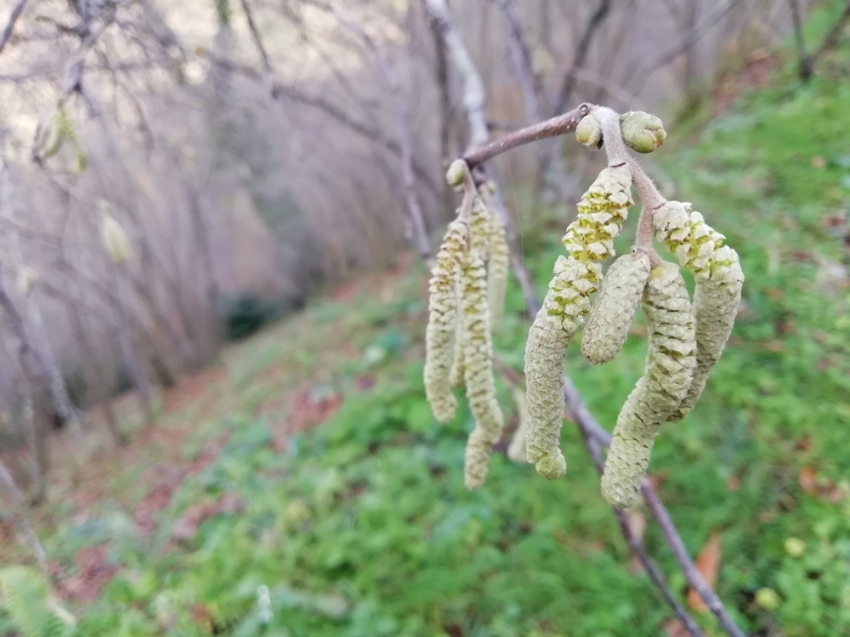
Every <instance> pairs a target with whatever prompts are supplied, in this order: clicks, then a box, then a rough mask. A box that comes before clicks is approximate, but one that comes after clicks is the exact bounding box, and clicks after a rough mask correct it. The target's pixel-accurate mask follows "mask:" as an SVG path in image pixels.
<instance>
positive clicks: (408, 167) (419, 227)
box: [243, 0, 431, 264]
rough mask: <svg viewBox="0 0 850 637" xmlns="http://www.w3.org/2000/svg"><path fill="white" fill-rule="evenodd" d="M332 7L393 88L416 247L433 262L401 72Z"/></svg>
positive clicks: (408, 207) (365, 36)
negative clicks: (400, 76) (416, 174)
mask: <svg viewBox="0 0 850 637" xmlns="http://www.w3.org/2000/svg"><path fill="white" fill-rule="evenodd" d="M243 2H244V0H243ZM328 10H330V11H331V13H332V14H333V15H334V16H335V17H336V18H337V20H338V21H339V22H340V23H341V24H342V25H343V26H345V27H346V28H347V29H348V30H349V31H352V32H353V33H355V34H356V35H358V36H359V37H360V39H361V40H363V42H364V44H365V45H366V48H367V49H369V52H370V53H371V54H372V57H373V58H374V59H375V64H376V66H377V67H378V72H379V73H380V75H381V77H382V79H383V80H384V84H386V86H387V88H388V89H389V93H390V97H391V98H392V102H393V106H394V108H395V111H396V117H397V118H398V128H399V148H400V150H401V166H400V171H401V179H402V184H403V186H404V198H405V203H406V205H407V212H408V215H409V217H410V224H411V229H412V234H413V237H412V239H413V241H412V242H413V244H414V245H415V246H416V249H417V250H418V252H419V255H420V256H421V257H422V260H423V261H425V262H426V263H429V264H430V261H431V245H430V241H429V240H428V229H427V227H426V226H425V218H424V216H423V215H422V208H421V207H420V206H419V200H418V199H417V197H416V178H415V176H414V174H413V144H412V135H411V132H410V112H409V109H408V107H407V103H406V102H405V100H404V98H403V97H402V95H401V89H400V87H399V79H398V75H397V74H396V72H395V70H394V69H393V67H392V65H391V64H390V61H389V60H388V59H387V57H386V56H385V55H384V53H383V51H382V50H381V48H380V47H379V46H378V45H377V43H376V42H375V41H374V39H372V37H371V36H370V35H369V34H368V33H367V32H366V30H365V29H363V28H362V27H361V26H360V25H359V24H358V23H357V22H356V21H354V20H353V19H352V18H351V17H350V16H348V15H347V14H345V13H344V12H343V11H341V10H339V9H335V8H333V7H328Z"/></svg>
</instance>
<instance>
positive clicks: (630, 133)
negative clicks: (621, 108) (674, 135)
mask: <svg viewBox="0 0 850 637" xmlns="http://www.w3.org/2000/svg"><path fill="white" fill-rule="evenodd" d="M620 126H621V127H622V130H623V141H625V142H626V145H627V146H629V148H631V149H632V150H635V151H637V152H639V153H651V152H652V151H654V150H655V149H656V148H658V147H659V146H661V144H663V143H664V140H665V139H667V131H665V130H664V124H663V123H662V122H661V120H660V119H659V118H658V117H656V116H655V115H650V114H649V113H644V112H643V111H630V112H628V113H623V114H622V115H620Z"/></svg>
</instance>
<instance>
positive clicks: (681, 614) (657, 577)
mask: <svg viewBox="0 0 850 637" xmlns="http://www.w3.org/2000/svg"><path fill="white" fill-rule="evenodd" d="M579 431H580V432H581V437H582V440H583V441H584V446H585V447H587V452H588V453H589V454H590V458H591V460H592V461H593V466H594V467H596V471H597V472H598V473H599V475H600V476H601V475H602V472H603V471H604V469H605V462H604V460H603V459H602V451H601V450H600V449H599V446H600V442H599V440H597V439H596V438H594V437H593V436H592V435H591V434H590V432H589V431H588V430H586V429H583V428H581V427H579ZM656 498H657V496H656ZM614 515H615V516H616V517H617V522H618V523H619V524H620V530H621V531H622V533H623V537H624V538H625V540H626V544H628V545H629V548H630V549H631V550H632V551H633V552H634V554H635V555H637V558H638V559H639V560H640V563H641V564H642V565H643V567H644V568H645V569H646V572H647V573H648V574H649V578H650V579H651V580H652V582H653V584H655V586H656V587H657V588H658V590H659V591H661V595H662V596H663V597H664V601H666V602H667V604H668V605H669V606H670V607H671V608H672V609H673V612H674V613H676V616H677V617H678V618H679V619H680V620H681V621H682V624H683V625H684V627H685V628H686V629H687V630H688V632H690V634H691V635H693V636H694V637H705V633H703V632H702V630H701V629H700V627H699V626H697V623H696V622H695V621H694V619H693V617H691V616H690V614H689V613H688V611H686V610H685V608H684V606H682V605H681V604H680V603H679V601H678V600H677V599H676V596H675V595H674V594H673V591H671V590H670V585H669V584H668V583H667V579H666V578H665V577H664V574H663V573H662V572H661V570H660V569H659V568H658V565H657V564H656V563H655V561H654V560H653V559H652V558H651V557H649V555H648V554H647V553H646V550H645V549H644V547H643V542H641V541H640V540H639V539H638V538H637V537H636V536H635V534H634V533H633V532H632V529H631V526H629V521H628V519H627V517H626V513H625V511H620V510H618V509H614Z"/></svg>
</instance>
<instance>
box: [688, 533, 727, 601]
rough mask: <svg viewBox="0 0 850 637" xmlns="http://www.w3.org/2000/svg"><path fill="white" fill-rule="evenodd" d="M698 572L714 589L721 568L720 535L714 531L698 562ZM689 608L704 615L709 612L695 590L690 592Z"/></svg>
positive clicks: (698, 557) (700, 553)
mask: <svg viewBox="0 0 850 637" xmlns="http://www.w3.org/2000/svg"><path fill="white" fill-rule="evenodd" d="M696 567H697V570H698V571H699V572H700V574H701V575H702V577H703V579H704V580H705V581H706V583H707V584H708V585H709V586H710V587H711V588H714V585H715V584H716V583H717V571H718V570H719V568H720V533H719V532H717V531H712V533H711V535H710V536H709V538H708V542H706V543H705V546H703V547H702V550H701V551H700V552H699V555H698V556H697V560H696ZM688 606H690V607H691V609H692V610H694V611H696V612H699V613H704V612H707V611H708V607H707V606H706V605H705V602H703V601H702V598H701V597H700V596H699V594H698V593H697V592H696V591H695V590H694V589H692V588H691V589H689V590H688Z"/></svg>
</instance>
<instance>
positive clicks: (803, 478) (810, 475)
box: [797, 467, 818, 495]
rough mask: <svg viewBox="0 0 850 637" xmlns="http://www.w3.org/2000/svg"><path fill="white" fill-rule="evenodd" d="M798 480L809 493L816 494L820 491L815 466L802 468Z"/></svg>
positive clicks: (801, 486)
mask: <svg viewBox="0 0 850 637" xmlns="http://www.w3.org/2000/svg"><path fill="white" fill-rule="evenodd" d="M797 482H798V483H799V484H800V488H801V489H802V490H803V491H804V492H805V493H808V494H809V495H815V494H817V492H818V474H817V471H816V470H815V468H814V467H803V468H802V469H800V474H799V475H798V476H797Z"/></svg>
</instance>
